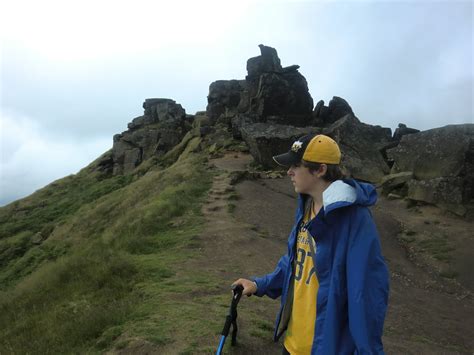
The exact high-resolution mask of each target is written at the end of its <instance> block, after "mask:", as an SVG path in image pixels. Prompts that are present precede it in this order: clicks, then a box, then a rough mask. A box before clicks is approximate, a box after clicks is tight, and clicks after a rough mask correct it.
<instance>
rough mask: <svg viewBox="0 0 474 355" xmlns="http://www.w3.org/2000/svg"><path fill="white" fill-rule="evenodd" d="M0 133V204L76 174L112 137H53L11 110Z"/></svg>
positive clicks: (1, 120) (4, 115)
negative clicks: (80, 139)
mask: <svg viewBox="0 0 474 355" xmlns="http://www.w3.org/2000/svg"><path fill="white" fill-rule="evenodd" d="M0 132H1V133H0V140H1V160H0V205H5V204H7V203H9V202H11V201H13V200H16V199H18V198H21V197H25V196H27V195H29V194H31V193H33V192H34V191H35V190H37V189H39V188H41V187H43V186H45V185H47V184H49V183H50V182H52V181H54V180H56V179H58V178H61V177H64V176H66V175H69V174H73V173H77V172H78V171H79V170H80V169H81V168H83V167H84V166H86V165H87V164H89V163H90V162H91V161H93V160H94V159H95V158H97V157H98V155H99V154H100V153H99V154H98V153H97V152H105V151H106V150H107V149H109V148H110V147H111V145H112V139H111V138H110V137H107V138H95V139H90V140H84V141H78V140H74V139H69V138H68V137H66V136H64V137H60V138H57V137H52V136H50V135H48V134H47V133H46V132H44V131H43V130H42V129H41V126H40V125H39V124H38V123H37V122H36V121H34V120H33V119H31V118H29V117H25V116H22V115H19V114H17V113H13V112H11V111H7V112H5V111H3V112H2V114H1V117H0Z"/></svg>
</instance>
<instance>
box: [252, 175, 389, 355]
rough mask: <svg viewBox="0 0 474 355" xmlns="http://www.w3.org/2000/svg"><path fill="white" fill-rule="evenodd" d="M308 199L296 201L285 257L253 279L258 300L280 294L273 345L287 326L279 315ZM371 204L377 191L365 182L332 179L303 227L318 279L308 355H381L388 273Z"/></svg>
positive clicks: (284, 300) (287, 290) (285, 295)
mask: <svg viewBox="0 0 474 355" xmlns="http://www.w3.org/2000/svg"><path fill="white" fill-rule="evenodd" d="M307 198H308V196H307V195H300V196H299V198H298V209H297V213H296V221H295V225H294V226H293V229H292V231H291V233H290V235H289V238H288V253H287V254H285V255H283V256H282V257H281V259H280V260H279V261H278V264H277V266H276V268H275V270H274V271H273V272H272V273H270V274H267V275H265V276H263V277H257V278H254V280H255V282H256V283H257V293H256V295H257V296H263V295H267V296H269V297H271V298H277V297H279V296H281V308H280V312H279V314H278V316H277V320H276V326H275V334H274V340H275V341H277V340H278V338H279V337H280V336H281V334H282V333H283V331H284V330H285V329H286V326H287V324H281V323H282V314H283V312H284V308H285V305H286V308H287V309H286V310H288V307H291V305H287V299H288V297H287V296H288V294H289V293H290V292H292V291H291V290H292V287H290V283H291V282H293V267H292V265H293V261H294V259H295V248H296V237H297V234H298V228H299V226H300V223H302V219H303V215H304V206H305V201H306V199H307ZM376 200H377V193H376V191H375V188H374V187H373V186H372V185H370V184H365V183H361V182H357V181H355V180H352V179H350V180H338V181H335V182H333V183H332V184H331V185H330V186H329V187H328V188H327V189H326V190H325V191H324V193H323V208H321V211H320V212H319V213H318V216H317V217H316V218H315V219H313V220H312V221H311V223H309V225H308V226H307V228H308V231H309V233H310V234H311V235H312V236H314V238H315V241H316V275H317V278H318V281H319V289H318V295H317V304H316V324H315V333H314V339H313V347H312V351H311V353H312V354H324V355H327V354H383V353H384V352H383V345H382V332H383V323H384V319H385V312H386V309H387V302H388V291H389V274H388V270H387V266H386V265H385V261H384V258H383V256H382V253H381V248H380V242H379V237H378V233H377V229H376V227H375V224H374V221H373V219H372V215H371V212H370V210H369V209H368V208H367V206H370V205H373V204H374V203H375V202H376ZM291 298H292V295H290V299H291ZM285 313H287V312H285ZM280 328H281V329H280Z"/></svg>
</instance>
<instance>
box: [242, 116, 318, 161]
mask: <svg viewBox="0 0 474 355" xmlns="http://www.w3.org/2000/svg"><path fill="white" fill-rule="evenodd" d="M318 132H319V130H318V128H314V127H305V128H302V127H294V126H288V125H279V124H272V125H269V124H265V123H245V124H243V125H242V127H241V134H242V138H243V140H244V141H245V142H246V143H247V145H248V146H249V149H250V153H251V154H252V156H253V158H254V159H255V161H256V162H258V163H259V164H260V165H262V166H263V167H264V168H268V169H271V168H274V167H275V165H276V163H275V162H274V161H273V156H275V155H277V154H282V153H285V152H287V151H288V149H289V147H290V146H291V144H292V143H293V142H294V141H295V140H296V139H297V138H298V137H301V136H303V135H306V134H310V133H318Z"/></svg>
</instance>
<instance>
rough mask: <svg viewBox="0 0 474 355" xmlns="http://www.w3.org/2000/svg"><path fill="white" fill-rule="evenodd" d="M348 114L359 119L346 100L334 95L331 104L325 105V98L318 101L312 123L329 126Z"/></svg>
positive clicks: (318, 125)
mask: <svg viewBox="0 0 474 355" xmlns="http://www.w3.org/2000/svg"><path fill="white" fill-rule="evenodd" d="M346 115H353V116H354V118H355V119H356V120H357V121H359V120H358V119H357V117H355V115H354V112H353V111H352V107H351V106H350V105H349V103H348V102H347V101H346V100H344V99H343V98H341V97H338V96H333V98H332V99H331V101H329V106H324V101H323V100H320V101H318V103H317V104H316V107H315V108H314V111H313V122H312V124H313V126H317V127H323V126H327V125H330V124H332V123H334V122H336V121H337V120H338V119H340V118H342V117H344V116H346Z"/></svg>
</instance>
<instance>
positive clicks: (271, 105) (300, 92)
mask: <svg viewBox="0 0 474 355" xmlns="http://www.w3.org/2000/svg"><path fill="white" fill-rule="evenodd" d="M312 108H313V99H312V98H311V95H310V94H309V92H308V84H307V82H306V79H305V78H304V77H303V76H302V75H301V74H300V73H299V72H298V71H294V72H289V73H285V74H281V73H264V74H262V75H261V76H260V81H259V84H258V91H257V93H256V95H255V96H254V97H251V98H250V112H253V113H256V114H257V115H259V116H260V117H262V118H266V117H268V116H283V117H287V119H288V122H287V124H291V125H295V126H306V125H309V124H310V123H311V111H312Z"/></svg>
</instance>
